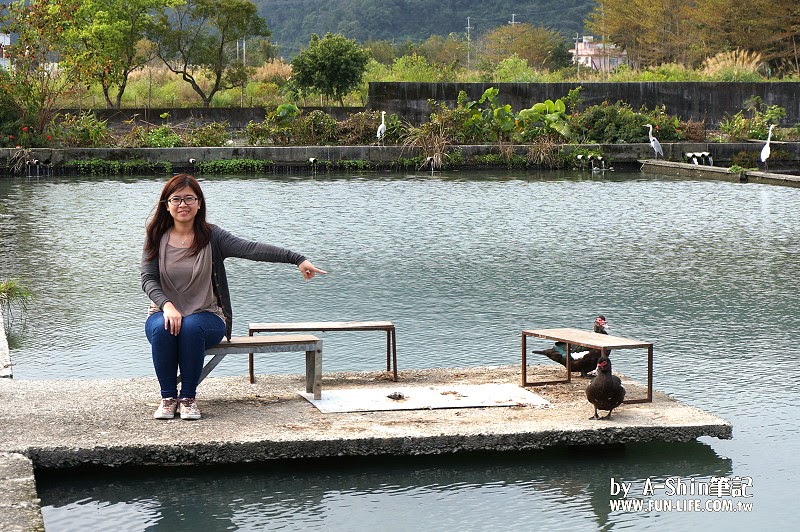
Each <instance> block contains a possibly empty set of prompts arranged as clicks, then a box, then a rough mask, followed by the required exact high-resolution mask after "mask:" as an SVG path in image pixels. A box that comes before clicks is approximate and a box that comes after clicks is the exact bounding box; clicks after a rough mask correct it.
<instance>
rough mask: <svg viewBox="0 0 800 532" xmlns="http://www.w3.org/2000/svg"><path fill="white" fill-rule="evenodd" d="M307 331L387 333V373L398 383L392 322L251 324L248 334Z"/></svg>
mask: <svg viewBox="0 0 800 532" xmlns="http://www.w3.org/2000/svg"><path fill="white" fill-rule="evenodd" d="M305 331H320V332H329V331H386V371H392V372H393V380H394V381H395V382H396V381H397V335H396V333H395V327H394V323H392V322H391V321H307V322H288V323H286V322H284V323H251V324H250V325H249V327H248V334H249V335H250V336H253V335H254V334H257V333H274V332H305ZM249 363H250V382H251V383H252V382H255V370H254V368H253V355H252V354H251V355H250V360H249Z"/></svg>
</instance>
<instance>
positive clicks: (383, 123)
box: [375, 111, 386, 140]
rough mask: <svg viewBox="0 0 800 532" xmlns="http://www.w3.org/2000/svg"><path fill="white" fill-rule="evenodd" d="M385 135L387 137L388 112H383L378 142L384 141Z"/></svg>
mask: <svg viewBox="0 0 800 532" xmlns="http://www.w3.org/2000/svg"><path fill="white" fill-rule="evenodd" d="M384 135H386V111H381V125H379V126H378V132H377V133H376V135H375V136H376V137H378V140H383V136H384Z"/></svg>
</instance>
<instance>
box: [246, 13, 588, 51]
mask: <svg viewBox="0 0 800 532" xmlns="http://www.w3.org/2000/svg"><path fill="white" fill-rule="evenodd" d="M254 2H255V3H256V5H258V6H259V13H260V14H261V15H262V16H263V17H265V18H266V19H267V24H268V26H269V28H270V30H271V31H272V40H273V42H274V43H275V44H277V45H278V47H279V49H280V55H282V56H284V57H286V58H290V57H292V56H294V55H295V54H297V53H298V52H299V51H300V50H301V49H303V48H305V47H306V46H307V45H308V41H309V39H310V38H311V34H312V33H316V34H318V35H319V36H320V37H322V36H323V35H325V33H327V32H332V33H341V34H343V35H345V36H346V37H348V38H351V39H356V40H357V41H359V42H362V43H363V42H365V41H367V40H370V39H372V40H387V41H391V42H394V43H397V44H399V43H402V42H404V41H406V40H412V41H422V40H425V39H427V38H428V37H430V36H431V35H442V36H446V35H448V34H450V33H459V34H464V35H466V33H467V29H466V28H467V17H469V25H470V26H471V29H470V38H471V39H473V40H474V39H476V38H477V37H478V36H480V35H481V34H482V33H485V32H487V31H489V30H491V29H492V28H496V27H497V26H501V25H503V24H508V23H509V22H510V21H512V19H513V20H514V21H515V22H527V23H529V24H533V25H534V26H544V27H547V28H550V29H553V30H557V31H559V32H561V33H563V34H564V36H565V37H568V38H570V39H574V38H575V34H576V33H581V32H582V31H583V23H584V20H585V19H586V17H587V16H588V14H589V12H590V11H591V10H592V8H593V7H594V5H595V1H594V0H254Z"/></svg>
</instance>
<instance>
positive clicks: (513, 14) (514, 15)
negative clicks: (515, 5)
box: [508, 13, 519, 26]
mask: <svg viewBox="0 0 800 532" xmlns="http://www.w3.org/2000/svg"><path fill="white" fill-rule="evenodd" d="M516 16H517V14H516V13H511V20H509V21H508V23H509V24H511V25H512V26H513V25H514V24H519V22H517V21H516V20H514V19H515V18H516Z"/></svg>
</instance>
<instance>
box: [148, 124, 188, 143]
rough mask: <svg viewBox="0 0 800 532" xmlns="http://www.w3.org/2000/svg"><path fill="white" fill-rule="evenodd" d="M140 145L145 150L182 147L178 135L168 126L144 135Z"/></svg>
mask: <svg viewBox="0 0 800 532" xmlns="http://www.w3.org/2000/svg"><path fill="white" fill-rule="evenodd" d="M142 145H143V146H144V147H145V148H178V147H181V146H183V139H181V136H180V134H179V133H178V132H177V131H176V130H175V129H174V128H173V127H172V126H170V125H169V124H167V125H163V126H160V127H157V128H154V129H151V130H149V131H146V132H145V133H144V136H143V138H142Z"/></svg>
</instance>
